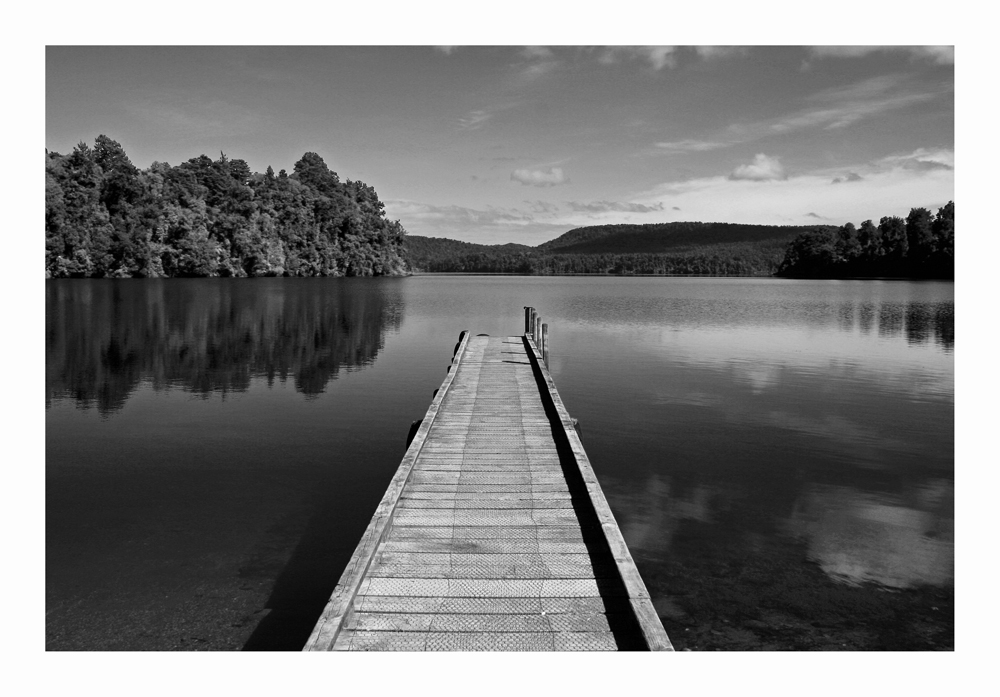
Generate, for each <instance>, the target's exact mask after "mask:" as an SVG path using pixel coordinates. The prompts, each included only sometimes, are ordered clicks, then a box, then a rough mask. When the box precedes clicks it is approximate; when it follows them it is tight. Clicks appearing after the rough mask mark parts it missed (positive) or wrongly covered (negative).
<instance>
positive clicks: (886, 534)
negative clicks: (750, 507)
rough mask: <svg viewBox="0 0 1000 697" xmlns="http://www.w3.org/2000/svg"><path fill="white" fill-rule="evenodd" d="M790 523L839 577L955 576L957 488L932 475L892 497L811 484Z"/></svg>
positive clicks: (913, 580) (917, 581)
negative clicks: (921, 484)
mask: <svg viewBox="0 0 1000 697" xmlns="http://www.w3.org/2000/svg"><path fill="white" fill-rule="evenodd" d="M785 526H786V530H787V531H788V532H789V533H790V534H792V535H794V536H796V537H801V538H804V539H805V540H806V541H807V544H808V555H809V558H810V559H811V560H812V561H815V562H816V563H818V564H819V565H820V567H821V568H822V569H823V571H824V572H826V573H827V574H828V575H829V576H830V577H832V578H833V579H834V580H838V581H842V582H844V583H848V584H852V585H853V584H859V583H862V582H865V581H874V582H876V583H880V584H882V585H885V586H889V587H892V588H910V587H913V586H918V585H925V584H928V585H945V584H948V583H950V582H951V581H952V579H953V577H954V547H955V544H954V489H953V487H952V484H951V482H947V481H943V480H939V481H932V482H930V483H929V484H928V485H927V486H925V487H923V488H922V489H918V490H913V491H910V492H907V493H906V494H904V495H903V496H900V497H896V498H895V499H894V500H891V501H890V500H886V499H885V498H884V497H882V498H880V497H876V496H873V495H871V494H865V493H862V492H859V491H857V490H855V489H851V488H849V487H834V486H813V487H811V488H810V489H809V490H807V491H806V492H805V493H803V494H802V495H801V496H800V497H799V500H798V501H797V502H796V505H795V508H794V510H793V512H792V515H791V516H790V517H789V518H788V520H787V521H786V522H785Z"/></svg>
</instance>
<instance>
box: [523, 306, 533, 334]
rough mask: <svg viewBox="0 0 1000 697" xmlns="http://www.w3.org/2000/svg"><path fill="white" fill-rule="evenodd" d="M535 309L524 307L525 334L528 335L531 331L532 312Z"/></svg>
mask: <svg viewBox="0 0 1000 697" xmlns="http://www.w3.org/2000/svg"><path fill="white" fill-rule="evenodd" d="M532 309H533V308H530V307H528V306H527V305H525V306H524V333H525V334H527V333H528V332H530V331H531V310H532Z"/></svg>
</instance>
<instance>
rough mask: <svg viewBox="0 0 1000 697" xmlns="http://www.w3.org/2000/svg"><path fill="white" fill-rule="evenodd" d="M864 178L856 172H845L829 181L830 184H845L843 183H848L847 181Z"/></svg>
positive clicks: (857, 180)
mask: <svg viewBox="0 0 1000 697" xmlns="http://www.w3.org/2000/svg"><path fill="white" fill-rule="evenodd" d="M864 180H865V178H864V177H862V176H861V175H860V174H858V173H857V172H848V173H847V174H845V175H844V176H842V177H834V178H833V181H831V182H830V183H831V184H845V183H848V182H860V181H864Z"/></svg>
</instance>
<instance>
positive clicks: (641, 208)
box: [567, 201, 663, 213]
mask: <svg viewBox="0 0 1000 697" xmlns="http://www.w3.org/2000/svg"><path fill="white" fill-rule="evenodd" d="M567 205H568V206H569V207H570V209H571V210H574V211H577V212H581V213H608V212H611V211H617V212H620V213H652V212H654V211H662V210H663V203H656V204H653V205H646V204H644V203H631V202H627V201H592V202H591V203H580V202H578V201H569V202H568V203H567Z"/></svg>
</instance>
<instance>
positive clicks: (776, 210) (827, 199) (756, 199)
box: [631, 149, 955, 225]
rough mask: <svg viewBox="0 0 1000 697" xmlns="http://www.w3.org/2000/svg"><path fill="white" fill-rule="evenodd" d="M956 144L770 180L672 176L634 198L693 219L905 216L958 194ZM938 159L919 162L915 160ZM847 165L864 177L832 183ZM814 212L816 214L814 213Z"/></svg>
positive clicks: (788, 221) (800, 221)
mask: <svg viewBox="0 0 1000 697" xmlns="http://www.w3.org/2000/svg"><path fill="white" fill-rule="evenodd" d="M950 159H951V158H950V154H949V151H946V150H929V149H921V150H918V151H915V152H914V153H908V154H903V155H894V156H892V157H888V158H883V159H881V160H878V161H875V162H871V163H866V164H855V165H852V166H850V167H849V168H840V169H837V170H823V171H817V172H812V173H810V174H806V175H797V176H792V177H787V178H785V179H774V180H771V181H767V182H761V181H755V180H749V179H739V178H731V177H727V176H715V177H704V178H700V179H691V180H687V181H678V182H666V183H664V184H661V185H659V186H657V187H655V188H654V189H652V190H650V191H648V192H645V193H643V194H636V195H634V196H632V197H631V200H632V201H636V202H639V203H645V204H648V205H653V204H656V203H663V204H664V205H665V206H666V207H667V208H673V207H675V206H676V207H680V208H682V209H683V211H684V217H685V219H687V220H719V221H726V222H731V223H759V224H772V225H804V224H808V223H811V222H815V220H816V217H821V218H823V219H824V220H826V221H829V222H831V223H836V224H838V225H842V224H843V223H846V222H853V223H854V224H855V225H858V224H860V222H861V221H863V220H866V219H869V218H871V219H873V220H875V221H878V220H879V218H881V217H882V216H885V215H900V216H906V214H907V213H908V212H909V210H910V208H913V207H919V206H923V207H927V208H931V209H936V207H939V206H942V205H944V204H945V203H947V202H948V201H950V200H954V198H955V172H954V170H952V169H947V168H946V167H944V166H940V165H946V164H948V162H949V160H950ZM920 162H923V163H930V162H933V163H938V165H939V166H935V165H928V164H924V165H915V164H914V163H920ZM845 169H847V170H848V171H851V172H854V173H856V174H857V175H858V176H861V177H863V178H864V181H863V182H858V183H856V184H854V185H852V186H831V185H830V182H831V179H833V178H834V176H843V173H844V171H845ZM810 213H812V214H814V216H812V217H811V216H810V215H809V214H810Z"/></svg>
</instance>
